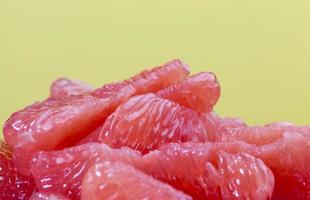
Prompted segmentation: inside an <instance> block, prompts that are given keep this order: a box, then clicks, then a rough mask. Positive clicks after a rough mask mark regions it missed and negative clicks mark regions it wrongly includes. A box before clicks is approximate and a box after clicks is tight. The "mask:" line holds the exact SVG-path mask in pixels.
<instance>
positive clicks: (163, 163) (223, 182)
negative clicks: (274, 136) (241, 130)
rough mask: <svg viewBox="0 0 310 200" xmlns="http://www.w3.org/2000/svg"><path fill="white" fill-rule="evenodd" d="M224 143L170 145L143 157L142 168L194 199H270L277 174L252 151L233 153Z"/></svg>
mask: <svg viewBox="0 0 310 200" xmlns="http://www.w3.org/2000/svg"><path fill="white" fill-rule="evenodd" d="M221 145H225V144H221V143H205V144H202V143H192V142H190V143H183V144H167V145H164V146H162V147H161V148H159V150H155V151H153V152H150V153H148V154H146V155H145V156H143V164H142V167H141V168H142V169H143V170H142V171H144V172H146V173H147V174H150V175H152V176H154V177H155V178H157V179H159V180H161V181H163V182H167V183H169V184H171V185H172V186H174V187H175V188H177V189H180V190H183V191H184V192H186V193H187V194H190V195H191V196H192V197H193V198H194V199H267V198H270V197H271V195H272V191H273V187H274V177H273V174H272V172H271V170H270V169H269V168H268V167H266V166H265V164H264V163H263V162H262V161H261V160H259V159H256V158H254V157H252V156H250V155H249V154H245V153H229V152H230V151H225V149H223V150H222V148H221Z"/></svg>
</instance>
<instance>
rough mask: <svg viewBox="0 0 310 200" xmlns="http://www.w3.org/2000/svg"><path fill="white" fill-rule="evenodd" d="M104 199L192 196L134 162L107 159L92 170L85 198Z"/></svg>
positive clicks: (169, 199) (85, 185) (181, 199)
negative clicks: (127, 162)
mask: <svg viewBox="0 0 310 200" xmlns="http://www.w3.org/2000/svg"><path fill="white" fill-rule="evenodd" d="M101 199H127V200H136V199H150V200H155V199H162V200H173V199H175V200H190V199H192V198H191V197H189V196H187V195H185V194H184V193H182V192H180V191H177V190H175V189H174V188H172V187H171V186H170V185H167V184H165V183H162V182H160V181H158V180H156V179H154V178H153V177H151V176H148V175H146V174H144V173H142V172H140V171H138V170H137V169H135V168H134V167H132V166H130V165H126V164H123V163H111V162H104V163H101V164H96V165H94V166H92V167H91V168H90V169H89V170H88V172H87V173H86V175H85V177H84V180H83V187H82V200H101Z"/></svg>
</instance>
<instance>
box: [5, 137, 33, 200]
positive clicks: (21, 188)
mask: <svg viewBox="0 0 310 200" xmlns="http://www.w3.org/2000/svg"><path fill="white" fill-rule="evenodd" d="M34 190H35V184H34V181H33V179H32V177H30V176H23V175H22V174H20V173H19V172H18V171H17V170H16V169H15V167H14V165H13V162H12V152H11V150H10V148H9V147H8V146H7V145H6V144H5V143H4V142H2V141H0V191H1V192H0V199H3V200H4V199H5V200H28V198H29V197H30V195H31V194H32V193H33V192H34Z"/></svg>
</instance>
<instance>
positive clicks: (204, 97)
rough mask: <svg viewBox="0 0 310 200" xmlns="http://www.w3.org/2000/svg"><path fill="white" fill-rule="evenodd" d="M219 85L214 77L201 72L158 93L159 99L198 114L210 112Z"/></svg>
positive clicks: (218, 95)
mask: <svg viewBox="0 0 310 200" xmlns="http://www.w3.org/2000/svg"><path fill="white" fill-rule="evenodd" d="M220 93H221V91H220V85H219V83H218V81H217V78H216V76H215V75H214V74H213V73H210V72H202V73H199V74H197V75H194V76H190V77H188V78H187V79H185V80H183V81H182V82H180V83H176V84H175V85H172V86H170V87H167V88H165V89H162V90H160V91H158V92H157V93H156V94H157V95H158V96H159V97H162V98H165V99H169V100H172V101H175V102H177V103H179V104H181V105H183V106H185V107H188V108H191V109H194V110H196V111H198V112H201V113H204V112H210V111H211V110H212V108H213V106H214V105H215V104H216V102H217V101H218V99H219V97H220Z"/></svg>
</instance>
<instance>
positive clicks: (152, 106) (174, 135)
mask: <svg viewBox="0 0 310 200" xmlns="http://www.w3.org/2000/svg"><path fill="white" fill-rule="evenodd" d="M99 140H100V141H101V142H102V143H105V144H108V145H110V146H111V147H122V146H128V147H131V148H133V149H135V150H139V151H141V152H142V153H147V152H148V151H150V150H153V149H156V148H158V147H159V146H161V145H163V144H166V143H169V142H186V141H207V133H206V130H205V128H204V125H203V123H202V121H201V119H200V117H199V115H198V114H197V113H196V112H195V111H193V110H191V109H188V108H185V107H182V106H180V105H178V104H176V103H174V102H171V101H169V100H165V99H161V98H159V97H157V96H155V95H154V94H145V95H140V96H135V97H132V98H130V99H129V100H128V101H127V102H125V103H124V104H121V105H120V106H119V107H118V108H117V109H116V111H115V112H114V113H113V114H112V115H110V116H109V117H108V118H107V120H106V121H105V123H104V125H103V128H102V130H101V132H100V136H99Z"/></svg>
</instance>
